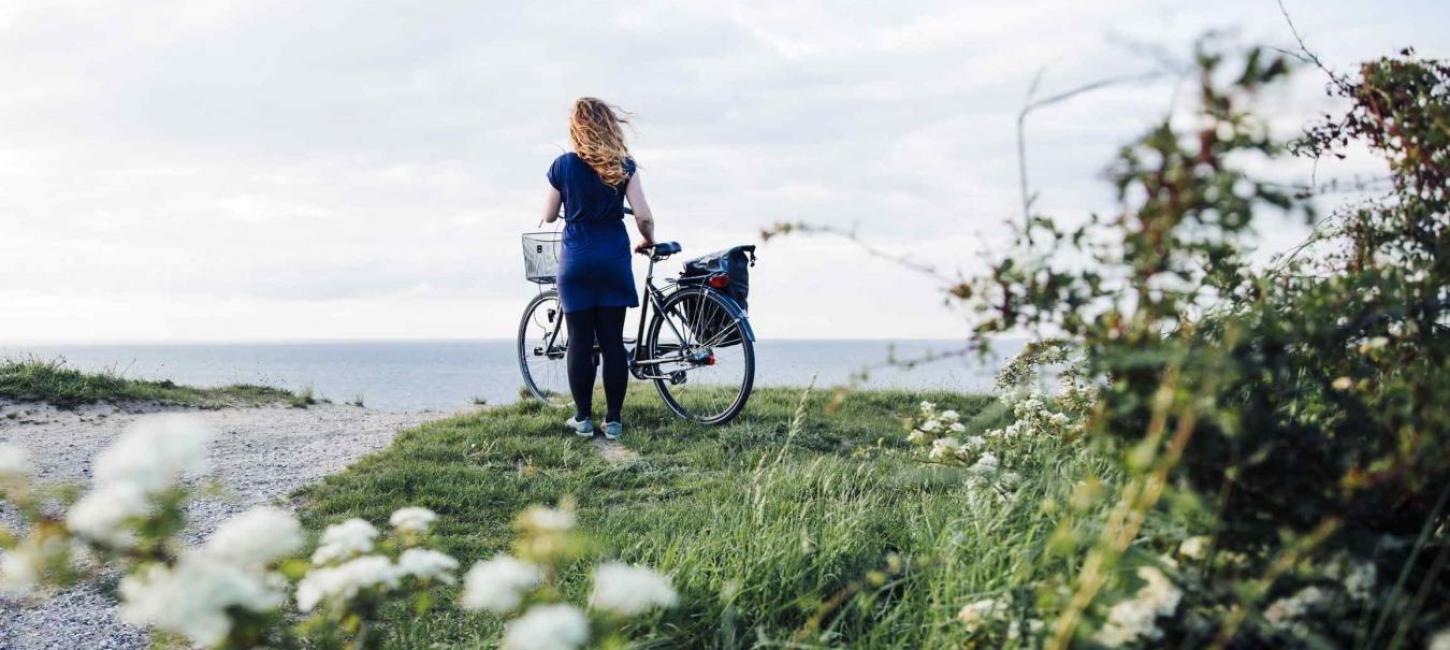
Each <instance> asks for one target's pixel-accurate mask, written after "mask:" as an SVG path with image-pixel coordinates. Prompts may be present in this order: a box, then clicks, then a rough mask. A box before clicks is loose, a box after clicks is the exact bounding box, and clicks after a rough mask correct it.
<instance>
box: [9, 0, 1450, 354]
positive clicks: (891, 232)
mask: <svg viewBox="0 0 1450 650" xmlns="http://www.w3.org/2000/svg"><path fill="white" fill-rule="evenodd" d="M1290 9H1291V10H1293V11H1295V12H1296V19H1297V20H1298V22H1299V26H1300V28H1301V30H1302V31H1303V32H1304V33H1305V35H1306V37H1308V38H1309V39H1310V42H1311V43H1312V44H1314V45H1316V46H1317V47H1319V48H1320V49H1321V52H1322V54H1324V55H1325V57H1326V58H1327V59H1328V60H1330V61H1331V62H1335V63H1337V64H1341V65H1343V64H1348V63H1351V62H1353V61H1355V60H1356V59H1358V58H1362V57H1365V56H1371V55H1378V54H1382V53H1387V52H1391V51H1393V50H1394V49H1395V48H1397V47H1399V46H1402V45H1406V44H1415V45H1419V46H1421V50H1422V52H1424V53H1425V54H1428V55H1436V54H1439V55H1444V54H1445V52H1443V51H1441V52H1436V51H1434V50H1433V47H1437V46H1438V47H1442V48H1443V45H1441V44H1440V41H1441V40H1443V39H1437V37H1438V32H1437V31H1436V29H1437V27H1438V26H1439V25H1443V24H1445V22H1446V20H1445V19H1446V18H1450V15H1447V14H1450V10H1447V9H1446V7H1445V6H1444V5H1443V4H1442V3H1435V2H1428V1H1420V2H1416V3H1413V6H1411V7H1408V8H1405V9H1403V10H1400V11H1396V12H1385V11H1380V10H1377V9H1375V8H1373V7H1370V6H1361V5H1358V4H1355V3H1349V2H1334V3H1328V4H1326V3H1318V4H1315V5H1314V6H1312V7H1310V6H1308V5H1305V6H1303V7H1299V6H1296V4H1295V3H1292V2H1291V3H1290ZM1231 25H1237V26H1239V27H1240V29H1239V33H1240V38H1241V39H1243V40H1245V41H1267V42H1273V43H1278V44H1285V45H1287V44H1289V43H1290V42H1291V41H1290V38H1289V35H1288V33H1287V30H1286V29H1285V28H1284V26H1283V23H1282V18H1281V17H1280V16H1279V14H1278V9H1277V7H1276V6H1275V5H1274V4H1273V3H1264V2H1257V1H1251V0H1238V1H1235V2H1230V3H1228V4H1216V5H1212V6H1208V5H1201V4H1197V3H1188V2H1180V1H1177V0H1174V1H1172V2H1163V1H1155V0H1108V1H1104V2H1094V3H1082V2H1071V1H1068V0H1038V1H1034V2H1022V3H1009V4H1002V3H961V2H944V1H939V0H911V1H909V2H892V3H886V2H874V1H871V2H868V1H861V2H846V3H841V2H830V3H827V2H799V3H769V2H764V1H763V0H741V1H739V2H733V3H718V2H664V1H646V2H635V3H626V4H620V3H602V2H559V3H547V4H541V3H522V4H521V3H478V2H462V1H458V2H429V3H423V4H419V3H406V2H401V1H398V2H381V3H367V4H366V5H358V4H357V3H351V2H343V1H342V0H313V1H310V2H305V3H298V2H283V1H281V0H269V1H261V2H240V1H235V2H228V1H222V2H208V3H194V2H183V1H179V0H176V1H159V0H158V1H151V2H135V3H110V2H99V1H91V2H84V1H64V2H47V3H12V4H9V5H6V6H4V7H0V60H4V61H6V62H7V64H5V65H4V66H3V67H0V84H3V87H4V88H5V89H6V90H5V92H4V93H3V94H0V124H4V125H5V128H4V130H3V131H0V233H3V235H0V260H3V261H4V263H3V264H0V304H3V305H5V306H6V308H5V309H3V310H0V337H4V338H7V339H10V340H33V339H51V340H54V339H64V340H92V339H107V340H114V339H132V338H135V339H148V340H155V339H164V340H170V339H187V340H218V339H222V340H224V339H236V338H244V339H256V338H299V337H321V338H331V337H343V338H345V337H358V336H368V337H387V336H398V337H410V336H468V337H478V336H495V337H508V336H511V334H512V331H513V328H514V326H515V320H516V314H515V312H517V311H518V310H519V309H521V307H522V304H523V302H524V301H525V300H527V299H528V297H529V296H530V295H531V293H532V292H533V291H534V290H535V289H534V287H532V286H531V285H529V284H527V283H525V282H523V281H522V278H521V277H520V276H521V262H520V260H519V253H518V243H517V241H518V239H517V238H518V234H519V233H520V232H522V231H526V230H530V229H532V228H534V227H535V224H536V223H537V218H538V210H539V209H540V208H541V202H542V199H541V192H542V188H543V173H544V169H545V168H546V167H547V165H548V163H549V161H550V160H551V159H552V158H553V157H554V156H555V155H557V154H558V153H559V152H561V151H562V150H563V149H564V148H565V147H566V146H567V138H566V131H565V126H564V116H565V114H566V111H567V108H568V104H569V101H570V100H572V99H573V98H574V97H576V96H579V95H585V94H593V95H599V96H603V97H606V98H608V99H610V100H611V101H614V102H616V103H619V104H621V105H623V106H625V107H626V108H628V109H630V110H632V111H633V112H635V114H636V120H635V123H636V130H635V133H634V135H633V146H634V150H635V152H636V155H637V157H638V158H639V160H640V161H641V163H642V164H643V169H644V176H643V178H644V180H645V183H646V186H647V188H648V193H649V195H650V199H651V204H652V205H653V206H654V207H655V209H656V212H657V213H658V217H659V220H660V234H661V236H663V237H667V238H671V239H679V240H680V241H682V242H684V243H685V245H686V247H687V250H688V251H689V252H705V251H708V250H713V249H717V248H720V247H723V246H725V245H728V244H733V243H743V242H746V241H752V240H754V239H755V238H756V237H757V235H758V232H759V230H760V228H761V227H763V226H766V225H768V224H771V223H773V222H776V221H797V220H803V221H810V222H815V223H823V224H829V225H835V226H839V227H854V228H856V229H857V230H858V231H859V232H860V233H862V235H863V236H865V237H867V238H869V239H871V240H872V241H873V242H874V243H876V244H879V245H880V246H882V247H884V248H888V249H890V250H893V251H897V252H899V253H901V254H907V255H911V256H915V257H920V258H922V259H925V260H929V261H932V262H934V263H937V264H938V265H940V266H942V267H946V268H960V269H962V270H963V272H971V271H973V270H976V269H980V268H981V267H982V265H983V264H984V260H982V259H981V258H980V256H979V251H981V250H983V249H984V248H991V247H993V244H994V243H1000V241H1001V240H1002V239H1003V238H1005V236H1006V232H1007V231H1006V229H1005V228H1004V227H1003V226H1002V225H1001V224H1002V223H1003V221H1004V220H1005V219H1010V218H1013V217H1014V216H1015V215H1016V214H1017V212H1018V211H1019V209H1020V208H1019V197H1018V190H1017V176H1016V157H1015V156H1016V153H1015V152H1016V144H1015V136H1014V131H1013V128H1014V127H1013V125H1014V122H1015V118H1016V112H1017V110H1018V108H1019V107H1020V106H1021V103H1022V101H1023V97H1024V95H1025V92H1026V88H1027V84H1028V81H1029V80H1030V79H1031V77H1032V76H1033V75H1034V74H1036V73H1037V71H1038V70H1039V69H1043V68H1044V67H1046V74H1045V75H1044V87H1043V92H1044V93H1050V92H1056V91H1060V90H1063V89H1066V88H1070V87H1073V86H1075V85H1079V84H1082V83H1085V82H1088V81H1093V80H1096V79H1101V78H1104V77H1108V76H1114V75H1121V74H1129V73H1134V72H1139V71H1141V70H1142V69H1144V67H1145V66H1149V65H1151V63H1150V62H1148V61H1146V60H1145V59H1144V57H1143V56H1141V54H1139V53H1135V52H1132V51H1130V50H1129V49H1127V48H1125V47H1123V46H1122V45H1121V43H1123V42H1129V41H1132V42H1144V43H1151V44H1155V45H1161V46H1163V47H1164V48H1166V49H1167V50H1168V51H1171V52H1182V51H1184V48H1186V46H1187V44H1188V43H1189V42H1190V41H1191V40H1192V38H1194V37H1195V36H1196V35H1197V34H1199V33H1201V32H1202V31H1203V30H1205V29H1208V28H1213V27H1223V26H1231ZM1307 77H1312V75H1307V76H1306V78H1307ZM1171 86H1172V82H1171V80H1163V81H1161V82H1158V83H1149V84H1142V85H1137V86H1132V87H1119V88H1114V89H1112V90H1109V91H1103V92H1100V93H1096V94H1092V95H1086V96H1083V97H1081V98H1079V99H1077V100H1074V101H1073V102H1070V103H1067V104H1063V105H1061V106H1057V107H1053V108H1052V109H1051V110H1046V111H1043V112H1041V113H1037V114H1034V115H1033V116H1032V118H1031V121H1030V122H1029V131H1028V134H1029V144H1030V149H1029V152H1030V156H1029V163H1030V171H1031V177H1032V182H1033V187H1034V188H1035V189H1037V190H1039V191H1040V192H1041V197H1040V199H1039V203H1038V205H1039V207H1041V208H1043V209H1048V210H1051V211H1053V212H1055V213H1059V214H1070V215H1075V216H1076V215H1085V214H1087V213H1088V212H1089V211H1091V210H1102V209H1107V208H1111V205H1112V199H1111V196H1110V195H1109V194H1108V192H1107V190H1106V188H1105V187H1104V186H1103V184H1102V183H1101V181H1100V179H1099V177H1098V174H1099V172H1100V171H1101V169H1102V168H1103V166H1104V165H1105V163H1106V162H1107V160H1108V159H1109V157H1110V156H1111V155H1112V153H1113V151H1114V149H1115V146H1116V145H1117V144H1118V143H1120V142H1122V141H1123V140H1124V139H1126V138H1128V137H1131V136H1132V135H1134V134H1136V133H1138V132H1139V131H1141V130H1142V129H1143V128H1144V127H1145V126H1146V125H1147V124H1149V123H1150V122H1151V121H1152V120H1155V119H1160V118H1161V117H1162V115H1163V113H1164V112H1165V111H1166V110H1167V106H1168V101H1169V98H1170V96H1171V90H1172V89H1171ZM1323 106H1324V100H1323V99H1322V96H1321V95H1320V93H1319V92H1318V87H1317V85H1316V84H1314V83H1312V82H1302V81H1301V82H1299V85H1296V91H1295V92H1294V93H1291V95H1290V96H1288V97H1286V98H1285V99H1284V102H1283V104H1282V107H1281V108H1280V109H1278V110H1279V114H1278V115H1277V117H1276V119H1277V120H1278V121H1281V122H1283V123H1285V124H1294V123H1296V122H1297V120H1298V119H1300V116H1303V115H1309V114H1312V113H1313V112H1314V111H1316V110H1321V109H1322V108H1323ZM1357 164H1359V165H1360V167H1356V169H1362V168H1363V161H1362V160H1361V161H1360V162H1359V163H1357ZM1329 171H1330V170H1325V169H1323V168H1321V170H1320V173H1321V175H1323V174H1326V173H1329ZM1284 173H1287V174H1296V173H1305V172H1302V171H1301V170H1299V169H1294V168H1290V169H1287V170H1286V171H1285V172H1284ZM1267 228H1268V229H1269V230H1272V231H1273V232H1269V233H1266V235H1268V236H1269V239H1270V241H1274V242H1277V241H1281V240H1287V239H1288V238H1292V236H1293V233H1294V232H1296V231H1294V230H1293V229H1292V228H1290V227H1288V226H1285V227H1283V228H1278V227H1275V226H1272V225H1269V226H1267ZM762 253H763V259H762V262H761V265H760V266H759V267H757V270H756V273H757V279H756V281H755V282H754V284H753V287H754V291H755V293H754V295H752V301H751V303H752V308H753V309H754V310H755V312H756V318H757V320H759V321H760V325H759V326H758V329H760V330H761V331H762V333H768V334H769V335H770V336H775V337H783V336H785V337H827V336H832V337H834V336H852V337H862V336H882V337H892V336H953V335H957V334H959V333H960V332H962V331H963V328H962V326H961V319H960V316H958V315H954V314H952V313H951V312H946V311H943V310H942V308H941V301H940V300H939V294H938V293H936V289H935V288H934V287H933V286H932V285H930V284H929V283H925V282H923V281H922V280H921V279H920V278H918V277H916V276H913V275H912V274H911V273H910V272H908V271H905V270H902V269H900V268H897V267H895V266H893V265H891V264H890V263H887V262H884V261H881V260H871V259H867V258H865V257H863V254H862V253H861V252H860V251H859V250H858V249H856V248H855V247H853V246H851V245H849V244H847V243H845V242H841V241H834V240H824V239H812V238H799V239H788V240H785V241H780V242H772V243H771V244H770V245H769V246H767V247H766V248H765V249H763V251H762ZM640 271H642V268H641V269H640ZM843 314H850V315H851V317H850V318H843V317H842V315H843ZM843 321H844V322H843Z"/></svg>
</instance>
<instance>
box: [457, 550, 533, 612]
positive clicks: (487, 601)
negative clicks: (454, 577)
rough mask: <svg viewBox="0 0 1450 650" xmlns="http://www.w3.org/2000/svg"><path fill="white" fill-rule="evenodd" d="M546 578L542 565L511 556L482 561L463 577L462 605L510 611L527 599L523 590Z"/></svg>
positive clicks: (495, 610)
mask: <svg viewBox="0 0 1450 650" xmlns="http://www.w3.org/2000/svg"><path fill="white" fill-rule="evenodd" d="M543 580H544V573H543V571H541V570H540V569H539V567H537V566H535V565H533V564H531V563H529V562H525V561H523V560H519V559H516V558H514V557H511V556H508V555H496V556H494V558H493V559H492V560H488V561H486V562H479V563H477V564H474V565H473V568H472V569H469V570H468V575H466V576H464V578H463V597H462V602H461V605H462V606H463V608H464V609H468V610H475V611H477V610H480V609H482V610H487V611H490V612H493V613H495V614H506V613H508V612H511V611H513V610H514V608H516V607H518V606H519V603H520V602H523V594H522V593H520V592H523V591H525V590H528V589H532V588H533V587H534V586H536V585H538V584H539V583H540V582H542V581H543Z"/></svg>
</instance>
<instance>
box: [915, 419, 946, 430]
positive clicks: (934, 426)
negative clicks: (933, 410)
mask: <svg viewBox="0 0 1450 650" xmlns="http://www.w3.org/2000/svg"><path fill="white" fill-rule="evenodd" d="M941 426H942V425H941V420H938V419H936V418H932V419H930V420H927V421H925V422H922V423H921V426H920V427H918V428H919V429H921V430H922V431H925V432H927V433H936V432H937V431H941Z"/></svg>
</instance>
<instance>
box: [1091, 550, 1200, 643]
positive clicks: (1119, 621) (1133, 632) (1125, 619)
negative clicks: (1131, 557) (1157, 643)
mask: <svg viewBox="0 0 1450 650" xmlns="http://www.w3.org/2000/svg"><path fill="white" fill-rule="evenodd" d="M1138 578H1140V579H1142V580H1143V586H1142V587H1140V588H1139V589H1138V593H1137V594H1136V595H1135V596H1134V597H1133V598H1128V599H1125V600H1121V601H1119V602H1117V603H1116V604H1114V605H1113V606H1112V608H1110V609H1109V610H1108V618H1107V621H1105V622H1104V623H1103V626H1102V627H1101V628H1099V629H1098V631H1097V632H1096V633H1094V634H1093V640H1095V641H1097V642H1098V643H1101V644H1103V645H1105V646H1108V647H1113V648H1115V647H1119V646H1122V645H1125V644H1129V643H1133V642H1134V641H1137V640H1138V639H1143V638H1147V639H1157V638H1160V637H1161V636H1163V631H1162V630H1160V629H1158V626H1157V624H1156V621H1157V619H1158V617H1160V616H1167V615H1169V614H1172V613H1173V611H1174V610H1176V609H1178V603H1179V601H1181V600H1182V599H1183V592H1182V591H1181V590H1179V589H1178V588H1177V587H1175V586H1173V583H1172V582H1170V581H1169V580H1168V578H1167V577H1166V576H1164V575H1163V572H1162V571H1159V570H1158V569H1156V568H1154V567H1150V566H1145V567H1139V568H1138Z"/></svg>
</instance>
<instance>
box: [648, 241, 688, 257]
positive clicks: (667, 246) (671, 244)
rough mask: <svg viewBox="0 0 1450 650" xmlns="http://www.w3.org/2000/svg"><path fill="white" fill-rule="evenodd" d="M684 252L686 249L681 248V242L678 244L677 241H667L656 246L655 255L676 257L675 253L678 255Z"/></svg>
mask: <svg viewBox="0 0 1450 650" xmlns="http://www.w3.org/2000/svg"><path fill="white" fill-rule="evenodd" d="M682 250H684V247H683V246H680V242H677V241H665V242H660V243H658V244H655V250H654V254H655V255H674V254H675V253H678V252H680V251H682Z"/></svg>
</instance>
